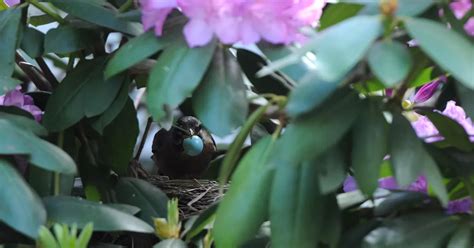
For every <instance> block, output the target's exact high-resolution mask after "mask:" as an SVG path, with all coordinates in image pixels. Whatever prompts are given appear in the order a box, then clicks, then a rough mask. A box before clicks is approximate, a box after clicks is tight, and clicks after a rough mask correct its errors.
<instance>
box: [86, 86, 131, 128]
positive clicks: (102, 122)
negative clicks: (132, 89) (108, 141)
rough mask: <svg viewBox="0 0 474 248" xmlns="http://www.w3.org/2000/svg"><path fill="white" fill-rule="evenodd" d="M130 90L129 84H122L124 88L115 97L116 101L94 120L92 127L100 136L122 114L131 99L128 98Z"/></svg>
mask: <svg viewBox="0 0 474 248" xmlns="http://www.w3.org/2000/svg"><path fill="white" fill-rule="evenodd" d="M128 88H129V84H128V83H124V84H122V88H120V91H119V93H118V94H117V96H116V97H115V99H114V101H113V102H112V103H111V104H110V106H109V108H108V109H107V110H105V111H104V113H103V114H101V115H100V116H98V117H97V118H96V119H94V120H93V122H92V124H91V126H92V128H94V130H96V131H97V132H98V133H99V134H102V133H103V132H104V128H105V127H107V125H109V124H110V123H111V122H112V121H113V120H114V119H115V118H116V117H117V115H119V114H120V112H121V111H122V110H123V108H124V106H125V103H126V102H127V101H128V99H130V98H129V96H128Z"/></svg>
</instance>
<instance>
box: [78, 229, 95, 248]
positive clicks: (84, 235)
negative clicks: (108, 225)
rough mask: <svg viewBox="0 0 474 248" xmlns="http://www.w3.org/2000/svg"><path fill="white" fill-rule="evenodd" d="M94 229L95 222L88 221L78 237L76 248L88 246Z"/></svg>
mask: <svg viewBox="0 0 474 248" xmlns="http://www.w3.org/2000/svg"><path fill="white" fill-rule="evenodd" d="M93 231H94V224H93V223H88V224H87V225H86V226H85V227H84V228H83V229H82V231H81V234H80V235H79V237H78V238H77V241H76V248H87V244H88V243H89V240H90V239H91V237H92V232H93Z"/></svg>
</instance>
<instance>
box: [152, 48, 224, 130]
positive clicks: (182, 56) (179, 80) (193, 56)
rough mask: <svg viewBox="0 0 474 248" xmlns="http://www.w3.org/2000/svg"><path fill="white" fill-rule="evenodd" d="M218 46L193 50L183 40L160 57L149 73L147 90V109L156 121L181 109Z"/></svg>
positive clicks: (202, 75)
mask: <svg viewBox="0 0 474 248" xmlns="http://www.w3.org/2000/svg"><path fill="white" fill-rule="evenodd" d="M215 47H216V43H215V42H211V43H210V44H208V45H207V46H204V47H199V48H190V47H189V46H188V44H187V43H186V42H185V41H184V40H183V39H180V40H179V41H176V42H175V43H174V44H171V45H170V47H169V48H167V49H166V50H165V51H164V52H163V54H161V56H160V57H159V59H158V61H157V63H156V65H155V66H154V67H153V70H152V71H151V73H150V78H149V82H148V87H147V93H148V95H147V104H148V110H149V111H150V113H151V115H152V116H153V118H154V119H155V120H156V121H161V120H162V119H163V118H164V117H166V115H167V112H168V111H169V110H173V109H174V108H176V107H178V106H179V104H181V103H182V102H183V101H184V100H185V99H186V98H187V97H189V96H190V95H191V94H192V92H193V91H194V89H195V88H196V87H197V86H198V84H199V82H200V81H201V79H202V78H203V77H204V74H205V73H206V69H207V67H208V66H209V63H210V62H211V59H212V55H213V53H214V50H215Z"/></svg>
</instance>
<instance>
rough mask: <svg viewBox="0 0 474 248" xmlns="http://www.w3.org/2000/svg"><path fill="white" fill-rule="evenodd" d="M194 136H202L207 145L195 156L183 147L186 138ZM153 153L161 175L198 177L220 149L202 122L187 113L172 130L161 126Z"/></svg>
mask: <svg viewBox="0 0 474 248" xmlns="http://www.w3.org/2000/svg"><path fill="white" fill-rule="evenodd" d="M191 136H198V137H199V138H201V139H202V141H203V144H204V146H203V150H202V152H201V153H200V154H198V155H195V156H190V155H188V154H187V153H186V152H185V151H184V148H183V141H184V140H185V139H186V138H190V137H191ZM152 152H153V157H152V158H153V160H154V161H155V163H156V165H157V166H158V173H159V174H162V175H165V176H168V177H170V178H196V177H198V176H199V175H200V174H202V173H203V172H204V171H205V170H206V169H207V167H208V165H209V163H210V162H211V160H212V158H213V155H214V153H215V152H216V143H215V141H214V139H213V138H212V136H211V134H210V133H209V132H208V131H207V130H206V129H205V128H204V127H203V126H202V124H201V121H199V120H198V119H196V118H195V117H192V116H184V117H181V118H180V119H179V120H178V121H177V122H176V124H175V126H173V127H172V128H171V129H170V130H169V131H167V130H165V129H161V130H160V131H158V132H157V133H156V134H155V137H154V139H153V146H152Z"/></svg>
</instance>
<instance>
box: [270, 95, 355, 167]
mask: <svg viewBox="0 0 474 248" xmlns="http://www.w3.org/2000/svg"><path fill="white" fill-rule="evenodd" d="M360 109H361V104H360V100H359V97H358V96H357V94H356V93H355V92H352V91H351V90H349V89H342V90H340V91H338V92H336V93H335V94H333V96H332V97H331V98H330V99H328V100H327V101H326V102H325V103H323V104H322V105H321V106H320V107H319V108H317V109H316V110H313V111H312V112H309V113H308V114H306V115H304V116H301V117H300V118H299V119H296V120H295V121H294V122H293V123H292V124H290V125H288V126H287V128H286V131H285V132H284V133H283V135H282V137H281V138H280V140H279V141H278V142H277V144H276V147H275V152H274V157H273V158H272V161H274V162H276V161H287V162H294V161H303V160H310V159H313V158H315V157H317V156H319V155H321V154H322V153H323V152H325V151H326V150H327V149H328V148H329V147H332V146H334V145H335V144H336V143H337V142H338V141H339V140H340V139H341V138H342V136H343V135H344V134H345V133H346V131H347V130H349V128H350V127H351V126H352V123H353V122H354V120H355V119H356V117H357V116H358V115H359V111H360Z"/></svg>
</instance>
